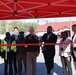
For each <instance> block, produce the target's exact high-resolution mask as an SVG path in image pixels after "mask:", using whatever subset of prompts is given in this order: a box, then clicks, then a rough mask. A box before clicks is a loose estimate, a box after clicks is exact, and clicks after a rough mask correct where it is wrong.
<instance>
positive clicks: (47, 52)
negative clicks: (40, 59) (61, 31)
mask: <svg viewBox="0 0 76 75" xmlns="http://www.w3.org/2000/svg"><path fill="white" fill-rule="evenodd" d="M41 41H42V42H44V44H46V43H56V41H57V36H56V35H55V34H54V33H52V27H51V26H48V27H47V33H45V34H44V35H43V36H42V40H41ZM42 52H43V55H44V60H45V65H46V68H47V74H48V75H53V67H54V56H55V45H44V46H43V47H42Z"/></svg>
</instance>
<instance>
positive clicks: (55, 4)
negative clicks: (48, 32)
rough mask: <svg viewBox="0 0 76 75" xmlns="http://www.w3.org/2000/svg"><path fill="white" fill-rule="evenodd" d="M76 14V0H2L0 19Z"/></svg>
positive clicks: (0, 3) (0, 0) (0, 1)
mask: <svg viewBox="0 0 76 75" xmlns="http://www.w3.org/2000/svg"><path fill="white" fill-rule="evenodd" d="M69 16H76V0H0V20H6V19H32V18H33V19H34V18H51V17H69Z"/></svg>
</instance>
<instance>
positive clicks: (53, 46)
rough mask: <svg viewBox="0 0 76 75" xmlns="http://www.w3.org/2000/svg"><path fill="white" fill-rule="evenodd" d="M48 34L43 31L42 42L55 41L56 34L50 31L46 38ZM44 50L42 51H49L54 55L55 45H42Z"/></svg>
mask: <svg viewBox="0 0 76 75" xmlns="http://www.w3.org/2000/svg"><path fill="white" fill-rule="evenodd" d="M47 36H48V34H47V33H45V34H44V35H43V37H42V41H43V42H44V43H56V41H57V36H56V35H55V34H53V33H51V35H50V37H49V39H48V40H47ZM44 48H45V50H44V51H43V52H46V51H49V52H50V53H51V55H53V56H54V55H55V45H44Z"/></svg>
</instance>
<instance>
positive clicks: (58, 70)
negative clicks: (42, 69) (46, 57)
mask: <svg viewBox="0 0 76 75" xmlns="http://www.w3.org/2000/svg"><path fill="white" fill-rule="evenodd" d="M54 72H55V73H56V74H57V75H62V67H61V66H59V65H58V64H57V63H54Z"/></svg>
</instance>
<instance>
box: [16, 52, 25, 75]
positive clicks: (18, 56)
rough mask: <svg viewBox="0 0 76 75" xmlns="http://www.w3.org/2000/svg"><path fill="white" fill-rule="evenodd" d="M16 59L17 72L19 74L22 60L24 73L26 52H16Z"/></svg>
mask: <svg viewBox="0 0 76 75" xmlns="http://www.w3.org/2000/svg"><path fill="white" fill-rule="evenodd" d="M17 61H18V74H20V73H21V71H22V61H23V64H24V68H25V73H26V54H21V53H20V54H17Z"/></svg>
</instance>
